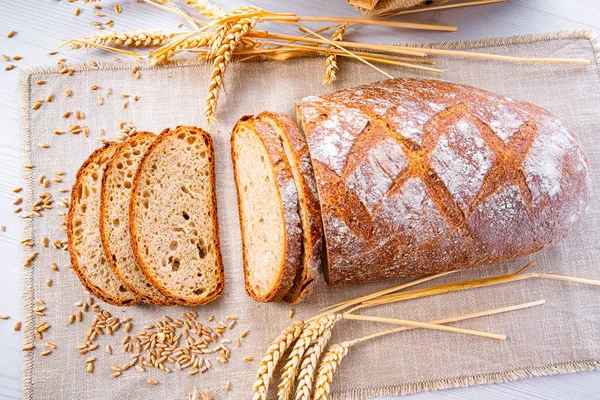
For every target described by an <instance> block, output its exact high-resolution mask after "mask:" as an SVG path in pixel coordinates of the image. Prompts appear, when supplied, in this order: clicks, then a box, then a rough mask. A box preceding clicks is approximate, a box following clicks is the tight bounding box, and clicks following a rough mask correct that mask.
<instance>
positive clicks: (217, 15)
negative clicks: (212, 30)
mask: <svg viewBox="0 0 600 400" xmlns="http://www.w3.org/2000/svg"><path fill="white" fill-rule="evenodd" d="M186 3H187V4H189V5H191V6H192V7H193V8H195V9H196V10H198V13H199V14H200V15H202V16H203V17H206V18H208V19H211V20H219V19H221V18H224V17H225V16H226V13H225V11H223V9H222V8H221V7H219V6H218V5H216V4H212V3H210V2H209V1H207V0H186Z"/></svg>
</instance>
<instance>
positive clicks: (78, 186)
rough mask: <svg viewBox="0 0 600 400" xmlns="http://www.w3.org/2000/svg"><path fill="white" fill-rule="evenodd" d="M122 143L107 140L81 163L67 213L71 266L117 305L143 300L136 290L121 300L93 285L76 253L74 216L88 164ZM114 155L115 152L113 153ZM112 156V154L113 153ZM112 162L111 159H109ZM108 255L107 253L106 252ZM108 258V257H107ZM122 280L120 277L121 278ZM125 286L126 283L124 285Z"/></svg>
mask: <svg viewBox="0 0 600 400" xmlns="http://www.w3.org/2000/svg"><path fill="white" fill-rule="evenodd" d="M119 146H120V144H119V143H115V142H106V143H104V144H103V145H102V146H101V147H99V148H98V149H96V150H94V151H93V152H92V154H90V156H89V157H88V158H87V160H85V162H84V163H83V164H82V165H81V167H80V168H79V170H78V171H77V174H76V176H75V183H74V184H73V188H72V189H71V193H72V194H71V207H69V212H68V214H67V243H68V247H69V257H70V259H71V267H72V269H73V271H75V274H76V275H77V277H78V278H79V280H80V281H81V283H82V284H83V286H84V287H85V288H86V289H87V290H88V291H89V292H90V293H91V294H92V295H94V296H95V297H97V298H98V299H100V300H102V301H104V302H105V303H108V304H112V305H115V306H132V305H135V304H137V303H139V302H140V301H141V298H140V297H139V296H137V295H135V294H134V293H135V292H131V298H130V299H124V300H119V299H116V298H114V297H113V296H110V295H109V294H108V293H106V292H105V291H104V290H103V289H102V288H100V287H98V286H96V285H93V284H92V283H91V282H90V280H89V279H88V277H87V276H86V275H85V273H84V272H83V270H82V268H81V266H80V265H79V261H78V259H77V257H76V256H75V254H74V248H75V244H74V242H73V241H74V234H73V218H74V216H75V212H76V209H77V205H78V203H79V198H80V196H81V188H82V177H83V176H84V175H85V174H86V172H87V168H88V166H89V165H90V164H91V163H93V162H95V161H96V160H97V159H98V158H100V157H101V156H102V155H103V154H104V153H105V152H107V151H111V152H114V151H116V150H117V149H118V148H119ZM113 155H114V153H113ZM111 158H112V155H111ZM108 162H110V161H108ZM104 257H105V258H107V257H106V253H105V254H104ZM107 260H108V259H107ZM115 275H116V274H115ZM119 280H120V279H119ZM124 286H125V285H124Z"/></svg>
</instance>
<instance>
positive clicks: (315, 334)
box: [277, 314, 340, 400]
mask: <svg viewBox="0 0 600 400" xmlns="http://www.w3.org/2000/svg"><path fill="white" fill-rule="evenodd" d="M339 319H340V316H339V315H337V314H329V315H326V316H324V317H322V318H318V319H313V320H312V321H310V322H309V323H308V325H307V326H306V328H305V329H304V331H303V332H302V334H300V337H299V338H298V340H297V341H296V343H295V344H294V348H293V349H292V352H291V353H290V355H289V357H288V361H287V363H286V364H285V366H284V367H283V373H282V374H281V382H280V383H279V386H278V391H277V397H278V399H279V400H289V399H290V398H291V396H292V394H293V392H294V383H295V380H296V376H297V375H298V367H299V366H300V362H301V361H302V357H303V356H304V353H306V350H308V348H309V347H310V346H311V345H313V344H315V343H316V342H317V341H318V340H319V338H320V337H321V336H323V334H324V333H325V332H326V331H327V330H331V328H333V325H335V323H336V322H337V321H338V320H339Z"/></svg>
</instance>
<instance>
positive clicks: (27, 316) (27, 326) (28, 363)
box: [19, 72, 37, 399]
mask: <svg viewBox="0 0 600 400" xmlns="http://www.w3.org/2000/svg"><path fill="white" fill-rule="evenodd" d="M19 88H20V90H21V136H22V139H21V140H22V142H21V149H22V155H21V159H22V161H23V165H27V164H29V165H31V164H32V161H33V160H32V153H31V131H30V129H29V123H30V119H29V117H30V114H29V113H30V112H31V75H30V74H27V73H26V72H24V73H22V76H21V81H20V82H19ZM23 170H24V171H23V181H24V185H23V191H24V193H23V209H24V210H30V209H31V207H32V205H33V193H34V190H33V185H34V181H33V169H29V168H23ZM24 225H25V227H24V229H23V236H24V238H31V239H32V240H34V242H37V238H33V237H32V236H33V218H27V219H26V220H25V224H24ZM25 249H26V250H25V251H24V257H28V256H29V255H31V253H33V252H34V251H33V248H32V247H25ZM36 264H37V263H36V261H35V260H34V261H33V262H32V263H31V265H30V266H29V267H28V268H24V269H23V275H22V282H23V294H22V298H23V309H22V313H23V317H22V319H23V326H22V328H21V331H22V332H23V346H25V345H32V346H33V345H34V344H35V343H34V341H35V334H34V327H35V316H34V314H33V308H34V306H35V305H34V298H35V295H34V288H33V269H34V268H36ZM33 356H34V352H33V351H24V352H23V365H22V367H21V369H22V374H23V377H22V389H23V393H22V395H23V398H24V399H32V398H33V387H32V386H33V385H32V384H31V383H32V379H33V373H32V372H33Z"/></svg>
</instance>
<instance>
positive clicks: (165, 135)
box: [129, 126, 225, 306]
mask: <svg viewBox="0 0 600 400" xmlns="http://www.w3.org/2000/svg"><path fill="white" fill-rule="evenodd" d="M182 130H193V131H195V132H196V133H198V134H199V136H200V137H201V139H203V140H204V141H205V143H206V145H207V152H208V154H209V155H208V157H209V158H210V160H211V162H210V163H209V170H210V171H209V176H208V177H209V184H210V186H211V188H212V191H211V200H210V201H211V203H212V205H213V208H212V211H213V212H212V225H211V230H212V236H213V239H214V247H215V257H216V264H217V265H216V268H217V269H218V271H219V273H218V274H217V279H218V283H217V289H216V290H215V291H214V293H213V294H212V295H211V296H209V297H206V298H203V299H199V300H197V301H195V300H191V299H186V298H182V297H178V296H177V295H176V294H175V293H172V292H171V291H170V290H169V289H168V288H167V287H165V286H164V285H163V284H162V282H161V281H159V280H158V279H156V278H155V276H154V274H153V273H152V271H151V269H150V267H149V266H148V265H147V264H146V263H145V262H144V260H143V258H142V257H141V256H140V254H141V251H140V249H139V247H138V245H137V240H136V239H137V236H138V235H139V234H141V233H140V232H138V231H137V229H135V226H134V219H135V213H136V210H137V209H136V204H135V201H134V199H135V197H136V196H137V195H138V193H137V192H138V189H139V181H140V179H141V174H140V171H142V170H143V169H144V167H145V164H146V162H147V160H148V159H149V157H150V156H151V155H152V154H153V153H154V152H155V151H157V149H159V148H160V145H161V144H162V143H163V142H164V141H166V140H168V139H169V138H170V137H171V136H175V135H177V134H178V133H179V132H180V131H182ZM218 226H219V222H218V215H217V196H216V178H215V152H214V145H213V140H212V137H211V136H210V134H209V133H207V132H205V131H204V130H203V129H200V128H196V127H191V126H177V127H176V128H175V129H173V130H171V129H169V128H166V129H165V130H163V131H162V132H161V133H160V135H158V137H157V138H156V140H155V141H154V142H153V143H152V144H151V145H150V147H149V148H148V150H147V151H146V154H144V157H142V160H141V161H140V164H139V165H138V168H137V171H136V174H135V177H134V181H133V185H132V190H131V199H130V202H129V230H130V233H131V237H130V242H131V247H132V249H133V255H134V258H135V260H136V262H137V263H138V265H139V266H140V269H141V270H142V272H143V273H144V275H145V276H146V278H147V279H148V281H149V282H150V283H151V284H152V285H153V286H154V287H155V288H156V289H158V290H159V291H160V292H161V293H162V294H163V295H165V296H166V297H169V298H176V299H177V302H178V303H179V304H181V305H186V306H197V305H202V304H206V303H209V302H211V301H213V300H215V299H216V298H217V297H219V296H220V295H221V294H222V293H223V291H224V289H225V277H224V268H223V259H222V256H221V246H220V240H219V232H218Z"/></svg>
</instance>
